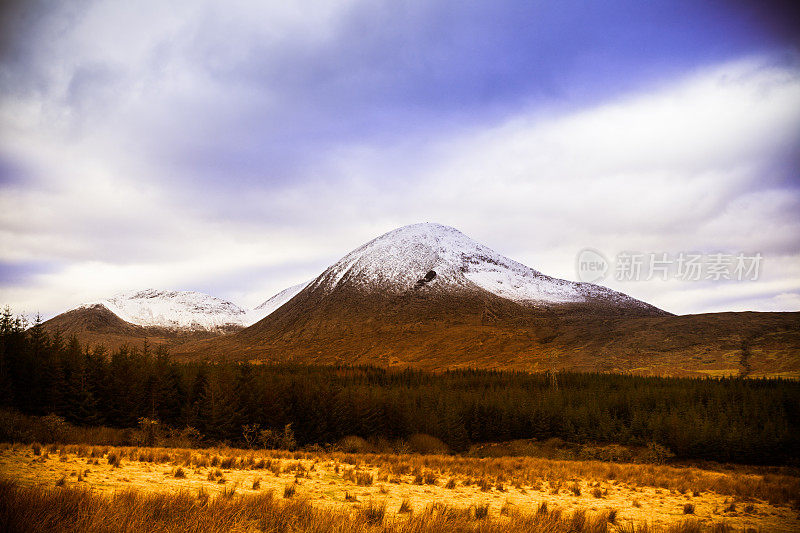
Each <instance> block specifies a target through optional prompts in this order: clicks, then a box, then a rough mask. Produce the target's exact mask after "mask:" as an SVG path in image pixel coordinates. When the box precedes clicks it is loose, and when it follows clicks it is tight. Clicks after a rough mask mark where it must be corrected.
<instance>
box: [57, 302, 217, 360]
mask: <svg viewBox="0 0 800 533" xmlns="http://www.w3.org/2000/svg"><path fill="white" fill-rule="evenodd" d="M42 327H43V328H44V330H45V331H47V332H48V333H49V334H51V335H53V334H55V333H56V332H58V333H59V334H60V335H61V336H62V337H63V338H65V339H68V338H70V337H72V336H73V335H74V336H75V337H77V338H78V340H79V341H80V342H81V344H84V345H89V346H90V347H94V346H104V347H106V348H108V349H109V350H116V349H117V348H119V347H120V346H123V345H127V346H129V347H134V346H137V347H141V346H142V345H143V343H144V340H145V339H147V342H148V343H149V344H150V345H152V346H155V345H159V344H164V345H166V346H171V347H172V346H177V345H179V344H183V343H186V342H189V341H197V340H202V339H209V338H211V337H214V336H216V335H219V333H213V332H208V331H177V330H172V329H168V328H160V327H144V326H138V325H135V324H131V323H129V322H126V321H124V320H122V319H121V318H120V317H118V316H117V315H115V314H114V313H112V312H111V311H109V310H108V309H107V308H106V307H105V306H103V305H101V304H95V305H91V306H86V307H81V308H78V309H73V310H71V311H67V312H65V313H61V314H60V315H58V316H55V317H53V318H51V319H50V320H48V321H46V322H44V323H43V324H42Z"/></svg>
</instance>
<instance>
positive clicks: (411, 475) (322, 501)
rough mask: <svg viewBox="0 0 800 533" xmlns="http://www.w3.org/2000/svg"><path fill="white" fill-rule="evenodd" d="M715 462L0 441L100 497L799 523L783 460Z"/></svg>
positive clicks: (8, 469) (782, 525) (11, 454)
mask: <svg viewBox="0 0 800 533" xmlns="http://www.w3.org/2000/svg"><path fill="white" fill-rule="evenodd" d="M47 453H50V455H48V456H45V454H47ZM109 457H113V458H115V459H113V460H109ZM115 464H118V466H115ZM212 465H217V466H212ZM223 465H225V466H226V467H227V468H223ZM716 468H717V469H716V470H709V469H703V468H698V467H681V468H677V467H673V466H655V465H638V464H609V463H601V462H598V461H556V460H547V459H535V458H522V457H520V458H517V457H514V458H508V457H506V458H485V459H479V458H471V457H458V456H421V455H393V454H344V453H309V452H286V451H264V450H258V451H254V450H241V449H231V448H214V449H202V450H201V449H184V448H135V447H122V448H116V447H107V446H105V447H91V446H80V445H56V446H53V447H50V448H41V449H40V455H36V454H35V450H34V449H33V447H32V446H30V445H21V444H15V445H10V444H0V472H2V476H3V477H5V478H8V479H11V480H14V481H16V482H17V483H18V485H19V487H20V488H26V489H27V488H43V489H55V488H56V486H57V485H59V488H81V487H84V488H91V489H92V491H93V493H95V494H96V495H99V496H103V497H110V496H112V495H113V494H115V493H121V492H125V491H129V490H135V491H138V492H141V493H142V494H151V493H169V494H180V493H188V494H191V495H192V496H193V497H195V495H196V497H197V498H198V500H208V501H210V500H213V499H215V498H224V499H226V500H231V501H235V500H238V499H239V498H244V497H249V496H258V495H263V494H265V493H268V492H273V493H274V494H276V495H284V498H285V501H287V502H289V501H303V502H306V503H308V504H309V505H312V506H313V507H314V508H315V509H319V510H323V511H330V512H341V511H342V510H343V509H344V510H348V512H349V513H350V514H351V515H352V516H360V517H361V518H359V519H358V520H360V521H361V522H364V523H370V522H374V513H375V512H377V511H376V509H372V511H367V512H366V514H367V515H369V516H365V515H364V513H362V511H363V509H364V508H369V506H370V505H371V506H372V507H380V506H383V509H384V510H383V513H384V520H383V522H384V523H388V522H391V521H394V520H398V519H399V518H401V517H403V518H405V517H407V515H409V514H410V515H412V516H418V515H419V514H420V513H422V512H423V511H424V510H425V509H428V508H430V507H431V506H434V505H441V504H442V502H446V503H447V509H448V510H447V512H444V515H446V516H451V515H452V516H456V515H458V516H460V514H459V513H462V514H463V513H467V514H469V515H470V516H471V517H472V519H473V521H474V518H475V516H476V515H482V514H483V513H484V512H485V516H488V517H489V518H491V519H498V520H500V519H503V520H508V519H510V517H512V516H516V515H518V514H520V513H521V514H525V513H526V512H531V511H532V510H536V509H544V511H548V512H550V511H552V512H555V511H558V512H559V513H561V514H562V515H564V516H566V515H570V516H572V515H574V514H575V513H576V512H579V511H585V512H587V513H589V515H587V516H595V515H601V514H602V515H604V516H606V518H607V519H608V520H612V521H613V522H614V523H615V524H617V525H626V524H629V523H630V522H633V523H634V524H636V528H637V529H633V530H632V531H646V530H647V529H642V528H645V527H650V528H651V529H650V530H652V529H653V528H655V529H661V530H663V529H667V528H669V527H672V526H674V525H675V524H679V523H683V522H682V521H684V520H685V519H686V518H687V517H686V515H684V510H685V508H686V504H691V505H692V506H693V507H692V508H693V509H694V513H693V515H690V517H691V519H692V520H694V521H695V522H696V523H697V524H700V525H701V526H703V527H710V525H711V524H714V523H717V522H720V521H724V522H725V523H726V524H728V525H729V526H731V527H733V528H735V529H737V530H740V529H744V528H756V529H761V530H769V531H773V530H777V531H780V530H784V531H791V530H797V529H800V527H798V526H800V524H798V521H797V512H796V509H793V508H792V507H791V505H793V502H794V501H795V499H796V498H797V496H798V493H797V488H798V477H797V476H796V475H794V473H793V471H792V470H791V469H789V468H783V469H775V468H771V469H762V468H754V467H735V468H734V469H732V470H722V469H720V468H719V467H716ZM179 471H181V472H182V473H183V475H182V476H181V475H179V474H177V473H178V472H179ZM609 474H612V475H609ZM637 476H639V478H638V479H637ZM367 480H370V481H369V482H367ZM375 480H379V482H378V483H375V482H374V481H375ZM359 481H361V482H359ZM415 481H416V482H417V484H415ZM284 498H280V497H277V498H276V499H277V500H281V501H283V500H284ZM770 501H772V503H770ZM440 511H441V510H440ZM440 511H437V513H439V514H442V512H440ZM456 511H458V512H456ZM370 513H373V514H372V515H370ZM437 516H438V514H437ZM437 520H438V519H437ZM695 522H692V523H695ZM359 523H360V522H359ZM614 527H617V526H614ZM620 527H622V526H620ZM626 527H627V526H626ZM0 530H3V528H2V527H0ZM419 531H424V530H419Z"/></svg>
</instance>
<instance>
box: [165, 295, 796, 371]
mask: <svg viewBox="0 0 800 533" xmlns="http://www.w3.org/2000/svg"><path fill="white" fill-rule="evenodd" d="M173 353H174V354H175V355H176V356H177V357H180V358H187V359H198V358H200V359H216V360H248V361H259V362H283V361H294V362H301V363H345V364H377V365H383V366H400V367H405V366H411V367H416V368H424V369H430V370H444V369H447V368H467V367H477V368H489V369H518V370H531V371H535V370H545V369H572V370H578V371H588V372H592V371H603V372H611V371H613V372H634V373H638V374H650V375H676V376H690V375H694V376H699V375H714V376H716V375H739V374H742V373H746V374H748V375H751V376H794V377H800V313H714V314H704V315H685V316H671V315H667V314H666V313H663V312H642V311H636V310H625V309H622V310H620V309H613V308H603V307H598V306H591V305H583V306H581V305H577V304H576V305H571V306H557V307H553V308H551V309H546V310H542V309H532V308H528V307H525V306H522V305H519V304H516V303H514V302H511V301H509V300H505V299H503V298H499V297H496V296H494V295H492V294H489V293H486V292H485V291H484V292H483V293H481V292H478V291H476V292H474V293H470V292H463V293H459V294H452V293H442V292H438V291H435V290H417V291H413V292H412V293H409V294H405V295H399V296H398V295H394V296H376V295H375V294H365V293H363V292H360V291H358V290H357V289H355V288H353V287H347V286H345V287H338V288H337V289H336V290H335V291H334V292H333V293H332V294H319V293H315V291H313V290H307V291H303V292H301V293H300V294H299V295H298V296H296V297H295V298H294V299H293V300H291V301H290V302H289V303H287V304H286V305H285V306H283V307H282V308H280V309H278V310H277V311H276V312H275V313H273V314H272V315H270V316H268V317H267V318H266V319H264V320H262V321H261V322H259V323H257V324H255V325H253V326H251V327H250V328H247V329H244V330H242V331H241V332H239V333H236V334H234V335H228V336H225V337H219V338H215V339H210V340H206V341H202V342H189V343H186V344H183V345H179V346H175V347H174V348H173Z"/></svg>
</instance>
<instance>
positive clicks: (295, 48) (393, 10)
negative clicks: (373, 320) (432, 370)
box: [0, 0, 800, 318]
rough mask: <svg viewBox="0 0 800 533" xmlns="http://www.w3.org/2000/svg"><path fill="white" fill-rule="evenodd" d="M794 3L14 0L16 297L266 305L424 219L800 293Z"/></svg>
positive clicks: (503, 243) (1, 189)
mask: <svg viewBox="0 0 800 533" xmlns="http://www.w3.org/2000/svg"><path fill="white" fill-rule="evenodd" d="M788 6H791V2H754V1H744V0H738V1H736V0H731V1H721V0H720V1H703V0H693V1H682V0H673V1H668V2H661V1H651V2H640V1H632V2H622V1H604V2H583V1H574V2H573V1H569V0H566V1H560V2H540V1H531V0H519V1H505V0H496V1H492V2H473V1H468V0H467V1H465V0H460V1H438V0H422V1H410V2H403V1H393V2H381V1H374V0H372V1H357V0H346V1H342V2H335V1H330V0H329V1H313V0H312V1H297V2H265V1H245V0H231V1H227V2H214V1H210V0H209V1H206V0H190V1H175V2H164V1H162V0H159V1H150V0H141V1H139V2H121V1H108V0H98V1H67V2H48V1H45V0H42V1H37V0H29V1H24V2H8V1H5V2H2V3H0V304H2V305H9V306H11V307H12V309H13V310H14V311H16V312H21V313H36V312H39V313H41V314H42V315H43V316H44V317H45V318H47V317H51V316H54V315H55V314H58V313H59V312H62V311H64V310H66V309H69V308H72V307H75V306H77V305H79V304H81V303H84V302H89V301H93V300H97V299H100V298H103V297H107V296H110V295H112V294H115V293H117V292H120V291H126V290H136V289H142V288H148V287H154V288H163V289H176V290H196V291H201V292H206V293H209V294H212V295H214V296H218V297H221V298H225V299H229V300H231V301H234V302H236V303H237V304H239V305H241V306H243V307H252V306H255V305H258V304H259V303H261V302H262V301H264V300H265V299H267V298H268V297H269V296H271V295H272V294H274V293H276V292H278V291H280V290H282V289H283V288H285V287H288V286H290V285H294V284H296V283H299V282H302V281H305V280H309V279H311V278H313V277H315V276H316V275H318V274H319V273H320V272H321V271H322V270H323V269H325V268H326V267H327V266H329V265H331V264H332V263H334V262H335V261H336V260H338V259H339V258H340V257H341V256H343V255H345V254H346V253H347V252H349V251H350V250H352V249H354V248H356V247H358V246H360V245H361V244H363V243H364V242H366V241H368V240H370V239H372V238H374V237H376V236H378V235H380V234H382V233H385V232H387V231H390V230H391V229H394V228H396V227H399V226H403V225H406V224H411V223H416V222H426V221H429V222H438V223H442V224H446V225H450V226H454V227H456V228H458V229H460V230H461V231H463V232H464V233H466V234H467V235H469V236H470V237H472V238H474V239H475V240H477V241H479V242H481V243H483V244H485V245H487V246H489V247H491V248H493V249H494V250H496V251H498V252H500V253H502V254H504V255H506V256H508V257H511V258H513V259H516V260H518V261H520V262H522V263H524V264H526V265H528V266H531V267H533V268H535V269H537V270H540V271H542V272H544V273H546V274H550V275H554V276H557V277H561V278H565V279H571V280H576V279H578V278H577V273H576V257H577V255H578V254H579V252H580V251H581V250H583V249H584V248H591V249H594V250H597V251H600V252H601V253H602V254H603V255H605V256H606V257H607V258H609V260H612V261H613V260H614V258H616V257H618V254H620V253H622V252H631V251H633V252H637V253H638V252H641V253H645V254H647V253H657V254H661V253H667V254H670V257H674V256H677V255H678V254H680V253H681V252H693V253H698V254H703V255H704V257H705V256H708V255H710V254H716V253H725V254H738V253H744V254H748V256H752V255H754V254H756V253H758V254H761V256H762V257H763V260H762V261H761V263H760V272H759V275H758V279H756V280H749V279H748V280H742V281H739V280H731V281H727V280H711V279H701V280H681V279H677V278H674V277H670V278H669V279H667V280H663V279H650V280H644V279H642V280H619V279H616V278H615V277H614V276H609V277H608V278H607V279H605V280H602V281H601V283H603V284H604V285H607V286H609V287H611V288H613V289H616V290H621V291H623V292H625V293H627V294H630V295H631V296H634V297H636V298H640V299H643V300H646V301H648V302H650V303H652V304H654V305H656V306H658V307H661V308H663V309H665V310H668V311H671V312H674V313H681V314H683V313H701V312H717V311H726V310H734V311H740V310H758V311H798V310H800V36H799V35H798V32H797V30H796V29H795V28H798V27H800V19H798V17H797V15H796V13H794V12H793V11H792V10H791V7H788Z"/></svg>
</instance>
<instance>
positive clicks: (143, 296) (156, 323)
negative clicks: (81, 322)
mask: <svg viewBox="0 0 800 533" xmlns="http://www.w3.org/2000/svg"><path fill="white" fill-rule="evenodd" d="M97 305H102V306H103V307H105V308H106V309H108V310H109V311H111V312H112V313H114V314H115V315H117V316H118V317H119V318H121V319H122V320H124V321H125V322H129V323H131V324H135V325H137V326H147V327H161V328H167V329H180V330H192V331H216V330H222V329H226V328H231V327H245V326H247V325H249V323H248V314H247V311H245V310H244V309H242V308H241V307H239V306H238V305H236V304H234V303H233V302H229V301H227V300H222V299H220V298H216V297H214V296H210V295H208V294H203V293H200V292H193V291H163V290H156V289H146V290H143V291H135V292H126V293H120V294H117V295H115V296H112V297H111V298H107V299H104V300H99V301H96V302H91V303H88V304H84V305H82V306H80V307H79V309H80V308H89V307H93V306H97Z"/></svg>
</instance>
